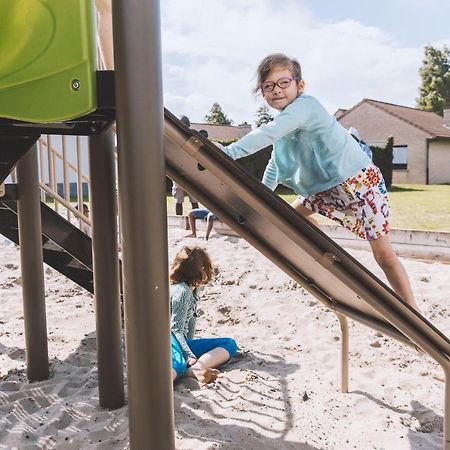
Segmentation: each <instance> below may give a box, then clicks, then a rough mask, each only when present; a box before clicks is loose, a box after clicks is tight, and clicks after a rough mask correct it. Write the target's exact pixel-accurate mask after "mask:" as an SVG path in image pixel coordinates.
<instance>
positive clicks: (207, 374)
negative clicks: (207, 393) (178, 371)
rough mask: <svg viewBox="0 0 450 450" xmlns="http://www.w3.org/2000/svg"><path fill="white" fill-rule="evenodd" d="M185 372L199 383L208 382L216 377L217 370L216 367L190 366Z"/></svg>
mask: <svg viewBox="0 0 450 450" xmlns="http://www.w3.org/2000/svg"><path fill="white" fill-rule="evenodd" d="M187 374H188V376H190V377H192V378H196V379H197V380H198V381H200V383H204V384H208V383H211V382H212V381H214V380H215V379H216V378H217V375H219V371H218V370H217V369H209V368H208V369H193V368H192V367H190V368H189V369H188V372H187Z"/></svg>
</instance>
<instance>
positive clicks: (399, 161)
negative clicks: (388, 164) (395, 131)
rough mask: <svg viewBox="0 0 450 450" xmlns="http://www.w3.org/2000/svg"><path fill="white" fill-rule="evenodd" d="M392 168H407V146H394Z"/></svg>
mask: <svg viewBox="0 0 450 450" xmlns="http://www.w3.org/2000/svg"><path fill="white" fill-rule="evenodd" d="M392 168H393V169H394V170H406V169H407V168H408V146H407V145H398V146H394V158H393V160H392Z"/></svg>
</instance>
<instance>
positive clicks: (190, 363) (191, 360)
mask: <svg viewBox="0 0 450 450" xmlns="http://www.w3.org/2000/svg"><path fill="white" fill-rule="evenodd" d="M196 362H197V358H193V357H191V358H188V360H187V361H186V363H187V366H188V367H191V366H193V365H194V364H195V363H196Z"/></svg>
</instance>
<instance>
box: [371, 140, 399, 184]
mask: <svg viewBox="0 0 450 450" xmlns="http://www.w3.org/2000/svg"><path fill="white" fill-rule="evenodd" d="M370 149H371V150H372V154H373V156H372V159H373V163H374V164H375V165H376V166H378V167H379V168H380V170H381V173H382V174H383V178H384V181H385V183H386V187H387V188H390V187H391V186H392V161H393V159H394V138H393V137H392V136H391V137H390V138H389V139H388V140H387V142H386V145H385V146H384V147H375V146H374V147H370Z"/></svg>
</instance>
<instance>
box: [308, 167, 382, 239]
mask: <svg viewBox="0 0 450 450" xmlns="http://www.w3.org/2000/svg"><path fill="white" fill-rule="evenodd" d="M299 198H300V201H301V202H302V204H303V206H304V207H305V208H308V209H310V210H311V211H314V212H316V213H319V214H321V215H322V216H325V217H328V218H329V219H332V220H335V221H336V222H339V223H340V224H341V225H343V226H344V227H345V228H347V229H349V230H350V231H351V232H352V233H355V234H356V235H357V236H358V237H360V238H362V239H366V240H368V241H371V240H374V239H378V238H380V237H382V236H385V235H386V234H388V233H389V229H390V227H389V201H388V196H387V191H386V186H385V184H384V179H383V175H382V174H381V171H380V169H379V168H378V167H377V166H375V165H374V164H370V165H369V166H367V167H365V168H364V169H362V170H360V171H359V172H358V173H357V174H356V175H354V176H352V177H350V178H348V179H347V180H345V181H343V182H342V183H340V184H338V185H337V186H335V187H334V188H331V189H328V190H326V191H323V192H318V193H317V194H313V195H310V196H308V197H299Z"/></svg>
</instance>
